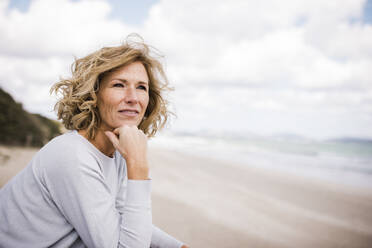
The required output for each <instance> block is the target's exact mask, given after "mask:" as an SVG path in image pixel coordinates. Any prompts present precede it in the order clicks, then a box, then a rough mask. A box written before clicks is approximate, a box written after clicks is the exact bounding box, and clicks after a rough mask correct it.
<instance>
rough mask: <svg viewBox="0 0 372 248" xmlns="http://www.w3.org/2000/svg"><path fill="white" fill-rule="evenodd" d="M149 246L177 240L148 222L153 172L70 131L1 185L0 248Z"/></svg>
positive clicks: (160, 247)
mask: <svg viewBox="0 0 372 248" xmlns="http://www.w3.org/2000/svg"><path fill="white" fill-rule="evenodd" d="M150 245H151V247H152V248H178V247H181V246H182V243H181V242H180V241H178V240H176V239H175V238H173V237H171V236H170V235H168V234H167V233H165V232H163V231H162V230H160V229H159V228H157V227H156V226H154V225H153V224H152V214H151V179H150V180H128V178H127V171H126V164H125V160H124V159H123V157H122V156H121V155H120V153H118V152H117V151H116V152H115V154H114V157H113V158H110V157H108V156H106V155H104V154H103V153H101V152H100V151H99V150H98V149H97V148H96V147H95V146H94V145H92V144H91V143H90V142H89V141H88V140H86V139H85V138H84V137H82V136H81V135H80V134H78V133H77V132H76V131H71V132H68V133H66V134H63V135H61V136H59V137H57V138H54V139H53V140H52V141H50V142H49V143H48V144H47V145H45V146H44V147H43V148H42V149H41V150H40V151H39V152H38V153H37V154H36V155H35V156H34V157H33V159H32V161H31V162H30V163H29V164H28V165H27V167H26V168H25V169H24V170H23V171H21V172H20V173H19V174H17V175H16V176H15V177H14V178H13V179H12V180H11V181H9V182H8V183H7V184H6V185H5V186H4V187H3V188H2V189H1V190H0V247H4V248H11V247H15V248H22V247H29V248H32V247H38V248H39V247H97V248H106V247H107V248H108V247H110V248H111V247H128V248H136V247H141V248H144V247H146V248H147V247H150Z"/></svg>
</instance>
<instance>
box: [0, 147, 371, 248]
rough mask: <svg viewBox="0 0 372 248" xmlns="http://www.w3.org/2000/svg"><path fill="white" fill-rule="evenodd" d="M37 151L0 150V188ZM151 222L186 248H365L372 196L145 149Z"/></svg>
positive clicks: (359, 190)
mask: <svg viewBox="0 0 372 248" xmlns="http://www.w3.org/2000/svg"><path fill="white" fill-rule="evenodd" d="M36 151H37V150H36V149H25V148H8V147H4V146H2V147H0V186H1V185H3V184H4V183H5V182H6V181H7V180H9V178H10V177H12V176H13V175H14V174H15V173H17V171H19V170H20V169H21V168H23V167H24V166H25V165H26V164H27V162H28V161H29V160H30V159H31V157H32V155H33V154H34V153H35V152H36ZM149 155H150V156H149V157H150V162H151V166H152V168H151V177H152V179H153V189H152V191H153V197H152V201H153V222H154V223H155V224H156V225H158V226H159V227H161V228H162V229H164V230H165V231H167V232H168V233H170V234H172V235H173V236H175V237H177V238H178V239H180V240H182V241H184V242H185V243H187V244H189V245H190V247H194V248H196V247H372V192H371V190H370V189H367V188H352V187H351V186H343V185H339V184H331V183H329V182H325V181H320V180H319V181H316V180H313V179H308V178H302V177H299V176H294V175H293V174H286V173H284V172H280V173H279V172H277V171H269V170H267V169H257V168H253V167H250V166H249V165H245V164H236V163H227V162H222V161H217V160H214V159H212V158H202V157H197V156H190V155H186V154H183V153H180V152H174V151H172V152H170V151H167V150H164V149H159V148H156V147H150V154H149Z"/></svg>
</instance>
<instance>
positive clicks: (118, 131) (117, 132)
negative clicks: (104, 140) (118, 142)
mask: <svg viewBox="0 0 372 248" xmlns="http://www.w3.org/2000/svg"><path fill="white" fill-rule="evenodd" d="M112 132H113V133H114V134H116V135H120V127H118V128H115V129H114V131H112Z"/></svg>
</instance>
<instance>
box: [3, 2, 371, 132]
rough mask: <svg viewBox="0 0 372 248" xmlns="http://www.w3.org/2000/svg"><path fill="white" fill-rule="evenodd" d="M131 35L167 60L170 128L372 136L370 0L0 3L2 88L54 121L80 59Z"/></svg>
mask: <svg viewBox="0 0 372 248" xmlns="http://www.w3.org/2000/svg"><path fill="white" fill-rule="evenodd" d="M132 32H136V33H138V34H140V35H141V36H142V37H143V38H144V40H145V42H147V43H149V44H151V45H152V46H154V47H156V48H157V49H158V50H159V51H160V52H161V53H162V54H163V55H164V58H163V60H162V61H163V62H164V64H165V68H166V72H167V74H168V77H169V79H170V83H171V85H172V86H173V87H174V89H175V90H174V91H173V92H172V93H171V94H170V95H169V99H170V102H171V109H172V110H173V111H174V112H175V113H176V115H177V118H174V119H172V123H171V125H170V126H169V130H172V131H182V132H196V133H200V132H218V133H236V134H240V133H241V134H247V133H253V134H259V135H275V134H295V135H301V136H305V137H308V138H316V139H328V138H336V137H360V138H372V1H371V0H368V1H366V0H329V1H323V0H312V1H309V0H282V1H276V0H261V1H253V0H233V1H223V0H213V1H212V0H205V1H195V0H178V1H171V0H159V1H154V0H142V1H119V0H112V1H105V0H89V1H88V0H80V1H78V0H55V1H49V0H31V1H30V0H28V1H26V0H19V1H9V0H0V37H1V39H0V87H2V88H3V89H5V90H6V91H8V92H9V93H11V94H12V96H13V97H14V98H15V99H16V100H17V101H18V102H21V103H22V104H23V106H24V108H25V109H27V110H28V111H31V112H34V113H40V114H43V115H45V116H48V117H50V118H54V119H55V118H56V115H55V113H54V112H53V105H54V103H55V101H56V98H55V96H50V95H49V89H50V87H51V86H52V85H53V84H54V83H55V82H57V81H58V80H59V78H60V77H68V76H69V75H70V66H71V64H72V62H73V60H74V58H75V57H81V56H85V55H87V54H88V53H90V52H93V51H95V50H96V49H99V48H101V47H103V46H111V45H117V44H120V42H122V41H123V40H124V39H125V38H126V36H127V35H128V34H130V33H132Z"/></svg>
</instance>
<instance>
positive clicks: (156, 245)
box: [150, 225, 183, 248]
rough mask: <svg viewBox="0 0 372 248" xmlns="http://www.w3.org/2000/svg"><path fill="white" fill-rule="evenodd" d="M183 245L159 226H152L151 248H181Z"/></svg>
mask: <svg viewBox="0 0 372 248" xmlns="http://www.w3.org/2000/svg"><path fill="white" fill-rule="evenodd" d="M182 245H183V243H182V242H181V241H179V240H177V239H176V238H174V237H172V236H171V235H169V234H168V233H166V232H164V231H163V230H161V229H160V228H158V227H157V226H155V225H153V226H152V237H151V246H150V247H151V248H181V247H182Z"/></svg>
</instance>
